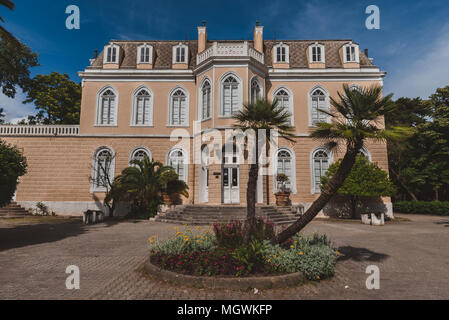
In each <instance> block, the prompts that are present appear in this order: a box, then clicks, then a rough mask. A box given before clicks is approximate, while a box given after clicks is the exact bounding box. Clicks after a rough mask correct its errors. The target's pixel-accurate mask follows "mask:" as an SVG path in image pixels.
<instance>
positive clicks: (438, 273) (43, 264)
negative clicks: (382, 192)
mask: <svg viewBox="0 0 449 320" xmlns="http://www.w3.org/2000/svg"><path fill="white" fill-rule="evenodd" d="M404 217H405V216H404ZM407 218H409V219H411V221H401V222H394V223H391V224H388V225H386V226H383V227H371V226H366V225H362V224H359V223H354V222H335V221H313V222H312V223H311V224H310V225H309V226H308V227H307V228H306V232H307V233H311V232H315V231H316V232H320V233H326V234H327V235H328V236H329V237H330V238H331V239H332V241H333V242H334V245H335V246H336V247H338V248H339V251H340V252H341V253H342V256H341V258H340V261H339V262H338V263H337V267H336V275H335V277H333V278H332V279H330V280H325V281H321V282H319V283H308V284H305V285H301V286H298V287H295V288H286V289H282V290H281V289H276V290H260V291H259V293H258V294H257V295H255V294H254V293H253V292H252V291H232V290H228V291H226V290H225V291H224V290H220V291H218V290H207V289H192V288H188V287H179V286H173V285H171V284H169V283H165V282H162V281H160V280H157V279H153V278H151V277H148V276H146V275H144V273H143V263H144V261H145V259H146V257H147V253H148V252H147V238H148V237H149V236H150V235H156V234H158V235H159V237H160V238H167V237H168V236H169V235H171V234H173V233H175V230H174V229H173V227H174V225H171V224H163V223H157V222H149V221H139V222H133V221H112V222H110V223H102V224H98V225H92V226H84V225H83V224H82V223H81V221H80V220H79V219H56V218H46V219H37V220H34V221H27V220H1V221H0V299H193V300H197V299H373V298H375V299H449V218H444V217H429V216H427V217H425V216H419V215H414V216H407ZM180 228H181V229H182V228H183V227H182V226H181V227H180ZM68 265H77V266H78V267H79V268H80V273H81V283H80V286H81V288H80V290H67V289H66V288H65V280H66V277H67V276H68V275H67V274H66V273H65V270H66V267H67V266H68ZM368 265H377V266H378V267H379V268H380V273H381V282H380V286H381V288H380V290H367V289H366V287H365V280H366V277H367V276H368V275H367V274H365V269H366V267H367V266H368Z"/></svg>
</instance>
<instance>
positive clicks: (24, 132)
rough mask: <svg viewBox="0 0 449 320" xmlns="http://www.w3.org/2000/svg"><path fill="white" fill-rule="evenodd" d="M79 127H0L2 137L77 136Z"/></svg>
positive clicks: (7, 125)
mask: <svg viewBox="0 0 449 320" xmlns="http://www.w3.org/2000/svg"><path fill="white" fill-rule="evenodd" d="M79 131H80V126H79V125H14V124H5V125H0V136H77V135H78V134H79Z"/></svg>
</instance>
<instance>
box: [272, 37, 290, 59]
mask: <svg viewBox="0 0 449 320" xmlns="http://www.w3.org/2000/svg"><path fill="white" fill-rule="evenodd" d="M278 48H285V61H278V59H277V51H278ZM273 63H290V53H289V46H288V45H287V44H285V43H283V42H280V43H278V44H277V45H275V46H273Z"/></svg>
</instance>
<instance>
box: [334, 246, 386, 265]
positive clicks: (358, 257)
mask: <svg viewBox="0 0 449 320" xmlns="http://www.w3.org/2000/svg"><path fill="white" fill-rule="evenodd" d="M338 251H339V252H340V255H339V256H338V259H337V260H338V261H345V260H354V261H359V262H363V261H375V262H379V261H382V260H385V259H387V258H388V257H389V256H388V255H387V254H383V253H377V252H374V251H371V250H369V249H366V248H357V247H351V246H344V247H340V248H338Z"/></svg>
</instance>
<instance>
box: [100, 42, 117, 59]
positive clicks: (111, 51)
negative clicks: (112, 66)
mask: <svg viewBox="0 0 449 320" xmlns="http://www.w3.org/2000/svg"><path fill="white" fill-rule="evenodd" d="M119 53H120V47H119V46H118V45H116V44H111V45H108V46H106V47H105V50H104V61H103V62H104V63H118V57H119Z"/></svg>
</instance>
